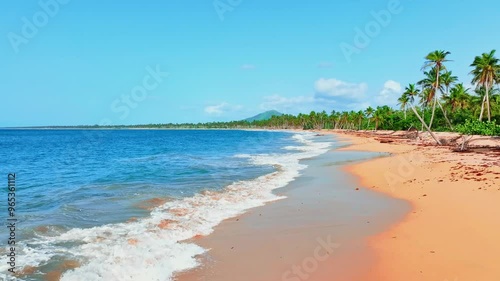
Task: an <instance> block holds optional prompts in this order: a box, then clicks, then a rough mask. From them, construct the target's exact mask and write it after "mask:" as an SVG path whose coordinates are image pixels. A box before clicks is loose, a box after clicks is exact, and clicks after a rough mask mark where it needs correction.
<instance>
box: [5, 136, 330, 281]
mask: <svg viewBox="0 0 500 281" xmlns="http://www.w3.org/2000/svg"><path fill="white" fill-rule="evenodd" d="M293 138H294V139H295V140H296V141H298V142H299V143H301V144H302V145H301V146H296V147H293V150H296V152H290V153H284V154H278V153H277V154H262V155H238V156H237V157H241V158H248V159H249V160H250V161H251V162H252V163H253V164H255V165H274V166H276V167H277V168H278V169H277V171H276V172H273V173H271V174H267V175H264V176H261V177H259V178H256V179H254V180H249V181H240V182H235V183H233V184H232V185H230V186H228V187H226V188H225V189H224V190H223V191H221V192H203V193H202V194H197V195H195V196H193V197H189V198H184V199H182V200H176V201H169V202H167V203H165V204H164V205H162V206H160V207H157V208H156V209H154V210H153V211H152V212H151V215H150V216H149V217H147V218H144V219H140V220H138V221H136V222H131V223H119V224H108V225H103V226H98V227H94V228H89V229H79V228H75V229H72V230H69V231H67V232H65V233H63V234H61V235H57V236H52V237H39V238H37V239H34V240H33V241H29V246H26V244H24V245H22V251H23V252H24V254H23V256H22V260H23V263H24V264H25V265H30V266H40V265H43V264H44V263H46V262H47V261H48V260H49V259H50V258H51V257H54V256H64V257H66V258H67V259H76V260H79V261H81V263H82V266H81V267H78V268H76V269H74V270H71V271H67V272H65V273H64V274H63V276H62V279H61V280H70V281H79V280H82V281H83V280H85V281H94V280H96V281H97V280H106V281H109V280H162V281H163V280H172V276H173V274H174V273H175V272H179V271H183V270H187V269H191V268H194V267H196V266H197V265H198V264H197V261H196V258H195V257H196V256H197V255H200V254H202V253H204V252H206V250H205V249H203V248H201V247H199V246H198V245H196V244H194V243H188V242H183V241H185V240H186V239H189V238H192V237H195V236H197V235H208V234H210V233H211V232H212V231H213V228H214V227H215V226H216V225H217V224H219V223H220V222H221V221H223V220H224V219H228V218H231V217H234V216H237V215H239V214H241V213H243V212H244V211H245V210H248V209H249V208H254V207H258V206H261V205H263V204H265V203H266V202H271V201H275V200H279V199H281V198H284V197H280V196H277V195H275V194H273V192H272V190H274V189H276V188H280V187H283V186H285V185H287V184H288V183H289V182H291V181H293V180H294V179H295V178H296V177H298V176H299V175H300V171H301V170H303V169H304V168H306V166H305V165H304V164H301V163H299V161H300V160H301V159H305V158H310V157H314V156H317V155H320V154H322V153H324V152H326V151H327V150H328V147H329V146H330V144H329V143H326V142H325V143H321V142H313V141H312V140H311V138H312V135H311V134H296V135H294V136H293ZM68 245H73V246H68ZM6 270H7V267H6V260H5V258H4V257H2V258H1V260H0V271H2V272H5V271H6Z"/></svg>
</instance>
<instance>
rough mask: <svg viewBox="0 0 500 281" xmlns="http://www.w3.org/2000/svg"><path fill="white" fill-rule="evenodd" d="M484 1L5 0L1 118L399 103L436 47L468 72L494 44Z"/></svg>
mask: <svg viewBox="0 0 500 281" xmlns="http://www.w3.org/2000/svg"><path fill="white" fill-rule="evenodd" d="M103 2H104V3H103ZM480 3H481V4H478V2H477V1H471V0H464V1H451V0H440V1H423V0H421V1H417V0H399V1H398V0H339V1H331V0H328V1H326V0H324V1H322V0H318V1H289V0H286V1H285V0H216V1H214V0H155V1H153V0H143V1H129V0H124V1H97V0H41V1H33V0H25V1H19V0H4V1H1V2H0V19H1V21H2V24H1V25H0V36H2V39H1V40H0V62H1V63H0V77H1V78H0V94H1V97H2V110H1V111H0V126H30V125H77V124H143V123H166V122H207V121H216V120H222V121H226V120H234V119H242V118H246V117H249V116H252V115H255V114H257V113H260V112H262V111H264V110H269V109H277V110H279V111H281V112H284V113H291V114H296V113H299V112H301V111H302V112H308V111H310V110H317V111H320V110H326V111H327V112H330V111H331V110H332V109H335V110H351V109H353V110H359V109H362V108H365V107H366V106H368V105H371V106H377V105H381V104H389V105H394V104H395V99H396V98H397V97H398V96H399V95H400V92H401V88H404V86H405V85H407V84H408V83H413V82H416V81H417V80H419V79H420V78H421V70H420V69H421V67H422V65H423V62H424V59H423V57H424V56H425V55H426V54H427V53H428V52H430V51H432V50H436V49H443V50H448V51H450V52H451V53H452V54H451V56H450V59H452V60H453V61H452V62H450V63H448V68H449V69H450V70H452V71H453V72H454V74H455V75H457V76H459V78H460V80H461V81H463V82H465V83H466V84H469V83H470V77H469V76H468V72H469V71H470V68H469V65H470V63H471V62H472V60H473V58H474V56H476V55H479V54H481V53H483V52H486V51H490V50H491V49H496V48H497V47H499V46H500V37H498V36H496V31H497V30H498V29H499V27H500V24H499V21H498V19H497V18H496V13H497V12H498V11H499V10H500V4H499V3H498V2H497V1H493V0H484V1H481V2H480ZM361 33H362V34H363V35H360V34H361ZM346 46H347V47H346ZM348 50H350V51H351V52H352V53H351V55H349V51H348ZM353 50H354V51H355V52H354V51H353Z"/></svg>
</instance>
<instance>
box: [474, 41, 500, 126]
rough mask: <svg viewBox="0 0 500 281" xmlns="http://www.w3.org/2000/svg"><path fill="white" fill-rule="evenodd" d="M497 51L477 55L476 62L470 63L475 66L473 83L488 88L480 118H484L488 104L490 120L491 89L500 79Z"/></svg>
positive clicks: (489, 117)
mask: <svg viewBox="0 0 500 281" xmlns="http://www.w3.org/2000/svg"><path fill="white" fill-rule="evenodd" d="M495 52H496V50H492V51H491V52H490V53H483V54H482V55H481V56H476V57H475V58H474V62H473V63H472V64H471V65H470V66H472V67H474V69H473V70H472V71H471V72H470V74H472V76H473V78H472V83H473V84H476V87H478V88H479V87H484V89H485V90H486V93H485V95H484V99H483V101H482V103H481V114H480V115H479V120H482V119H483V113H484V107H485V106H486V108H487V113H488V121H491V110H490V97H489V91H490V90H491V88H492V87H493V86H494V84H495V83H498V82H499V81H500V64H499V60H498V59H497V58H496V57H495Z"/></svg>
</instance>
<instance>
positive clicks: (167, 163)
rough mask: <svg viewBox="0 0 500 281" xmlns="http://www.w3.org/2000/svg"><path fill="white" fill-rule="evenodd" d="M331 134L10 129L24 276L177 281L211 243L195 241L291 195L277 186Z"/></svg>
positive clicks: (7, 141)
mask: <svg viewBox="0 0 500 281" xmlns="http://www.w3.org/2000/svg"><path fill="white" fill-rule="evenodd" d="M332 144H333V143H332V139H330V137H318V136H315V135H314V134H313V133H302V132H301V133H292V132H279V131H276V132H274V131H273V132H271V131H243V130H8V129H4V130H0V159H1V160H0V163H1V166H0V171H1V172H2V174H4V175H5V186H7V175H8V174H9V173H15V174H16V206H15V218H16V219H17V223H16V251H15V253H16V268H17V270H18V271H19V270H20V269H21V268H22V267H24V268H25V269H26V268H30V269H31V271H33V272H30V274H29V275H26V276H22V277H21V279H22V280H44V278H45V277H46V276H47V274H50V273H51V272H52V273H54V272H58V271H59V272H61V273H62V277H61V280H71V281H73V280H75V281H76V280H82V281H83V280H85V281H92V280H106V281H108V280H162V281H164V280H172V276H173V275H174V274H175V272H179V271H183V270H188V269H191V268H194V267H196V266H198V264H197V261H196V258H195V257H196V256H197V255H200V254H203V253H205V252H206V251H207V249H203V248H201V247H200V246H198V245H196V244H194V243H191V242H188V241H186V240H188V239H190V238H193V237H196V236H200V235H201V236H203V235H208V234H210V233H211V232H212V231H213V228H214V227H215V226H216V225H218V224H219V223H220V222H222V221H223V220H224V219H227V218H231V217H234V216H237V215H239V214H242V213H244V212H245V211H246V210H248V209H250V208H253V207H257V206H261V205H263V204H265V203H267V202H271V201H275V200H279V199H282V198H283V197H282V196H278V195H276V194H275V193H274V192H273V190H275V189H277V188H280V187H284V186H285V185H287V184H288V183H289V182H291V181H293V180H294V179H295V178H297V177H298V176H299V175H300V172H301V170H303V169H304V168H306V165H304V164H303V163H301V162H300V160H302V159H307V158H311V157H315V156H318V155H320V154H323V153H325V152H327V151H328V150H329V149H330V147H331V146H332ZM4 197H5V198H4V200H2V199H0V201H1V202H3V203H1V204H2V206H3V207H2V208H1V210H3V211H0V219H1V220H2V221H4V222H6V221H7V219H8V218H9V217H8V215H9V214H8V212H7V192H5V193H4ZM8 237H9V233H8V231H7V230H4V231H0V238H1V240H2V241H5V242H4V243H3V245H5V246H4V247H2V249H1V251H0V254H1V258H0V272H1V274H5V273H7V270H8V269H9V268H10V266H9V264H8V263H7V262H8V259H9V257H7V254H8V253H9V247H10V246H7V242H6V241H7V239H8ZM68 263H72V264H77V265H78V266H77V267H76V268H74V269H68V268H67V267H65V264H68ZM1 274H0V275H1Z"/></svg>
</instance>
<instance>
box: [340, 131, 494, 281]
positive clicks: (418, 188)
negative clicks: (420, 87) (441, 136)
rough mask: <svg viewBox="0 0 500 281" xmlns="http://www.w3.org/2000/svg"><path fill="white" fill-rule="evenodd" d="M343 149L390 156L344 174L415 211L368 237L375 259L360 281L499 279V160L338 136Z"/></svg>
mask: <svg viewBox="0 0 500 281" xmlns="http://www.w3.org/2000/svg"><path fill="white" fill-rule="evenodd" d="M339 136H340V137H342V138H347V139H348V140H350V141H351V142H352V143H354V145H352V146H350V147H348V148H344V149H345V150H358V151H385V152H391V153H393V154H394V155H393V156H392V157H387V158H379V159H375V160H371V161H368V162H363V163H359V164H355V165H352V166H350V167H348V168H347V169H348V170H349V171H350V172H352V173H353V174H355V175H357V176H359V177H360V178H361V179H362V185H363V186H365V187H367V188H373V189H375V190H377V191H380V192H384V193H386V194H388V195H390V196H393V197H396V198H402V199H405V200H408V201H410V202H411V203H412V205H413V207H414V208H413V212H412V213H410V214H409V215H408V216H407V217H406V219H405V220H404V221H403V222H401V223H399V224H397V225H396V226H394V227H393V228H392V229H389V230H387V231H386V232H384V233H382V234H380V235H376V236H375V237H372V238H370V240H369V242H370V243H369V245H370V247H371V248H372V249H373V250H374V252H375V254H376V257H377V259H376V260H377V261H376V264H375V266H374V267H373V268H372V269H371V272H366V274H365V277H364V278H363V280H369V281H376V280H383V281H401V280H405V281H412V280H415V281H417V280H418V281H421V280H425V281H445V280H448V281H466V280H481V281H497V280H500V241H499V239H500V157H499V156H498V155H496V156H495V155H490V156H486V155H484V154H474V153H452V152H450V150H449V149H448V148H432V147H418V146H412V145H405V144H381V143H379V142H378V141H376V140H373V139H371V138H365V137H353V136H346V135H343V134H342V135H339Z"/></svg>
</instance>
